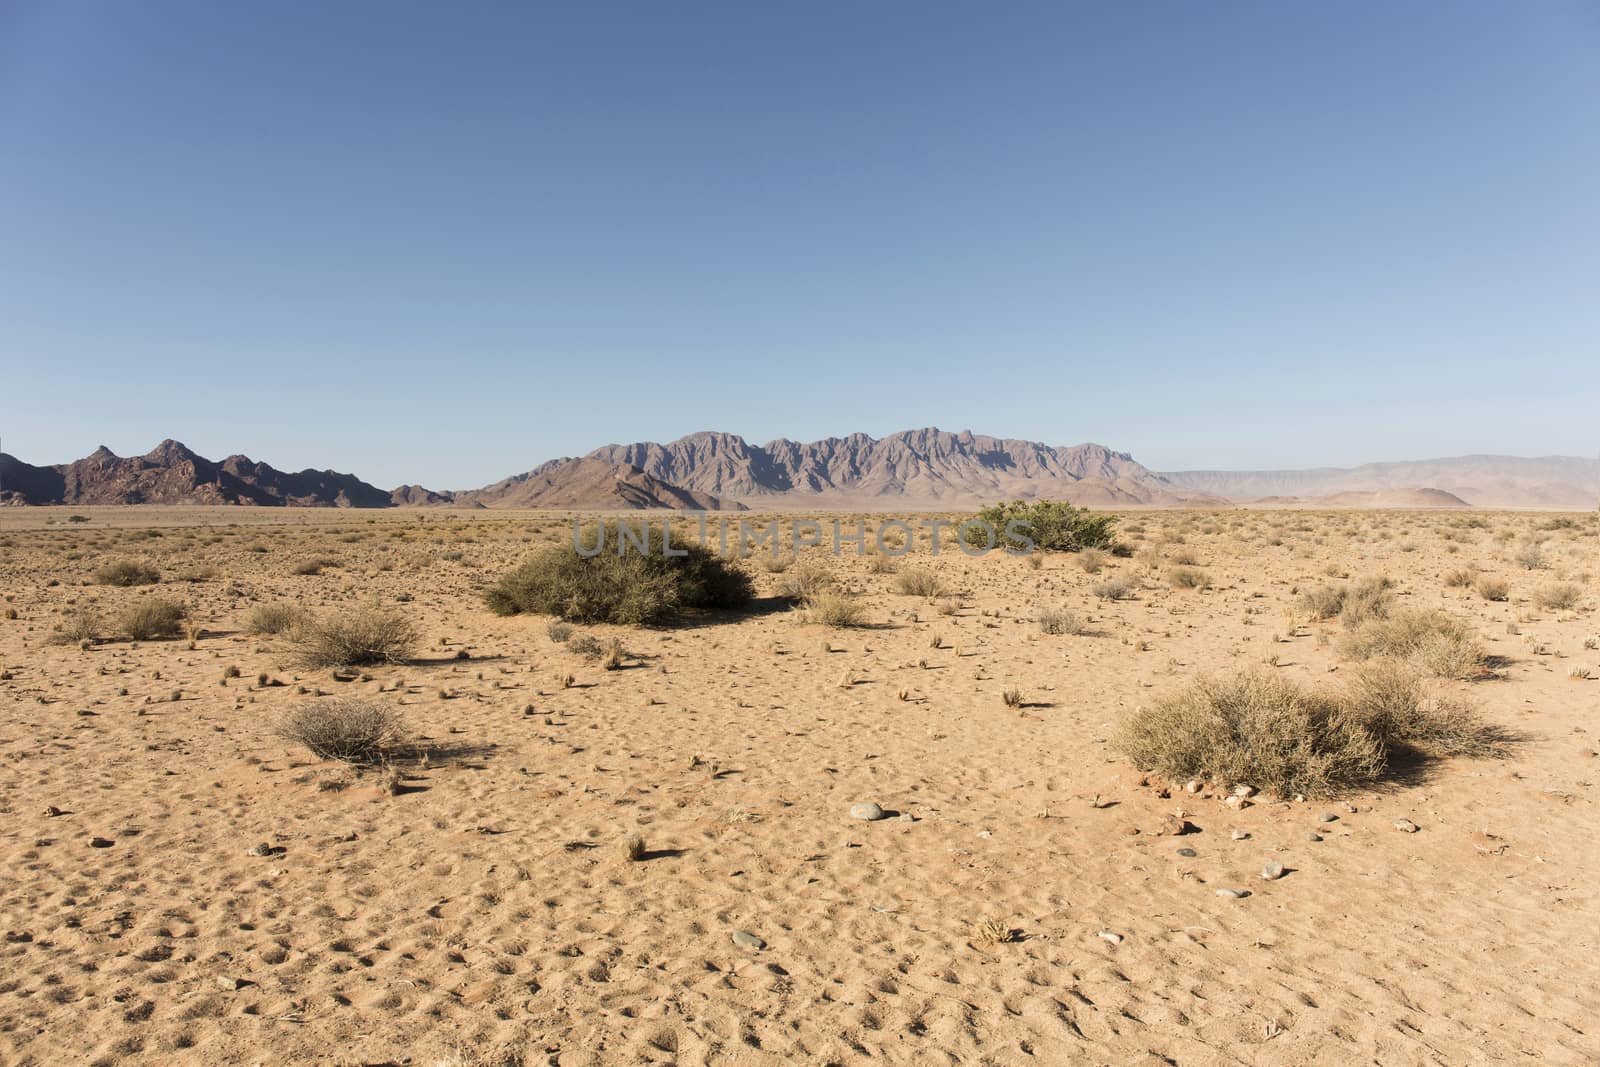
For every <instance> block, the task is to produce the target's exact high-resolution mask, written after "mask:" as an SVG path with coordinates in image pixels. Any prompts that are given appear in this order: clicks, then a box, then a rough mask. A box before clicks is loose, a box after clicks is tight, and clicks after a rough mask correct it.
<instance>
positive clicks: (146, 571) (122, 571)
mask: <svg viewBox="0 0 1600 1067" xmlns="http://www.w3.org/2000/svg"><path fill="white" fill-rule="evenodd" d="M94 580H95V582H96V583H97V584H99V585H120V586H132V585H155V584H156V583H157V582H159V581H161V572H160V571H158V570H156V569H155V568H154V567H152V566H150V565H149V564H148V563H140V562H139V561H138V560H133V559H119V560H113V561H112V562H110V563H106V564H103V565H102V566H100V567H97V568H95V572H94Z"/></svg>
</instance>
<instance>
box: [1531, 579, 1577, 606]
mask: <svg viewBox="0 0 1600 1067" xmlns="http://www.w3.org/2000/svg"><path fill="white" fill-rule="evenodd" d="M1582 595H1583V587H1582V586H1579V585H1577V584H1575V583H1573V582H1556V583H1555V584H1553V585H1547V586H1545V587H1544V588H1543V589H1540V590H1539V591H1538V592H1536V593H1534V594H1533V602H1534V603H1535V604H1538V605H1539V606H1540V607H1541V608H1543V609H1544V610H1546V611H1571V610H1572V609H1573V608H1575V607H1577V606H1578V598H1579V597H1581V596H1582Z"/></svg>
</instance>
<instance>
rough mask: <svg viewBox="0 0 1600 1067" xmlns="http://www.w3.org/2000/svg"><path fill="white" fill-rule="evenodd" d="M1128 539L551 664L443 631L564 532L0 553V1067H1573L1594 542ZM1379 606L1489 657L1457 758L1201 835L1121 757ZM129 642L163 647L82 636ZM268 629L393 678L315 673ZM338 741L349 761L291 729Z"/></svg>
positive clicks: (776, 587)
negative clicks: (1213, 694)
mask: <svg viewBox="0 0 1600 1067" xmlns="http://www.w3.org/2000/svg"><path fill="white" fill-rule="evenodd" d="M905 518H907V519H908V521H913V522H915V521H917V519H916V518H913V517H909V516H907V517H905ZM884 519H885V517H884V516H868V517H867V518H866V522H867V524H868V527H869V529H871V528H874V527H875V526H876V525H877V524H878V523H880V522H882V521H884ZM1120 520H1121V521H1120V523H1119V525H1118V527H1117V537H1118V540H1119V542H1121V543H1122V544H1124V545H1126V547H1127V550H1128V553H1129V554H1127V555H1111V554H1109V553H1099V554H1094V555H1092V556H1091V557H1090V558H1089V559H1088V560H1085V559H1084V558H1083V557H1082V555H1081V554H1075V553H1041V554H1039V555H1038V556H1037V557H1036V559H1028V558H1020V557H1014V556H1009V555H1006V554H1004V553H998V552H997V553H992V554H988V555H985V556H983V557H981V558H971V557H968V556H966V555H964V554H962V553H960V552H958V551H954V550H953V549H952V548H951V547H949V546H946V548H945V550H944V551H943V552H941V553H940V554H939V555H938V556H937V557H935V556H933V555H932V554H931V553H930V551H929V547H928V545H927V544H925V543H924V542H923V541H922V540H921V539H917V540H916V541H915V542H914V543H913V544H911V545H909V546H907V547H908V548H909V552H908V554H906V555H905V556H903V557H900V558H898V559H894V560H892V561H889V562H883V561H878V562H874V560H873V559H872V558H870V557H860V556H856V555H854V554H853V553H852V552H850V551H848V550H847V554H845V555H843V556H840V557H834V556H833V555H831V553H828V552H825V551H821V550H818V549H808V550H806V552H805V553H803V554H802V555H803V559H802V561H801V562H800V563H796V564H794V565H793V566H794V567H800V566H808V567H812V568H814V569H815V570H817V571H819V572H825V573H827V574H828V575H830V576H831V577H832V579H833V580H834V581H835V582H836V583H837V586H838V588H839V589H841V590H842V591H844V592H845V593H846V594H847V595H849V596H850V597H851V598H852V602H853V603H855V604H856V605H857V606H858V607H859V609H860V614H861V619H860V621H861V623H863V625H858V626H848V627H837V628H836V627H830V626H826V625H819V624H817V623H815V622H813V621H810V619H811V618H812V617H811V616H808V615H807V614H806V613H804V612H802V611H799V610H796V609H795V606H794V604H793V603H792V602H791V600H790V598H787V597H785V596H783V595H782V593H783V591H784V589H785V584H784V583H785V582H786V580H788V579H790V578H792V570H793V567H791V568H789V569H788V570H778V569H770V570H769V569H768V567H767V566H766V565H764V564H763V563H762V561H760V560H753V561H750V562H749V563H747V564H744V566H747V567H748V568H749V570H750V572H751V574H752V576H753V580H754V582H755V585H756V592H757V598H756V600H755V601H753V602H752V603H751V604H750V605H749V606H748V607H747V608H744V609H740V610H736V611H726V612H705V613H693V614H690V615H687V616H685V617H683V618H680V619H677V620H674V621H673V622H672V623H671V624H668V625H660V626H652V627H614V626H604V625H600V626H582V625H580V626H576V627H574V628H573V631H572V632H570V633H566V632H561V631H560V630H559V628H557V629H556V630H554V631H553V630H552V628H551V626H550V620H549V619H548V618H546V617H541V616H538V615H513V616H505V617H502V616H497V615H494V614H492V613H490V612H489V611H488V610H487V608H486V607H485V604H484V601H483V598H482V591H483V590H484V588H485V587H487V586H488V585H490V584H491V583H493V582H494V581H495V580H496V579H497V578H498V577H499V576H500V575H501V574H503V573H505V572H506V571H508V570H509V569H510V568H512V567H514V566H516V565H517V564H518V563H520V562H521V561H522V560H524V559H525V558H526V557H527V556H528V555H529V554H530V553H531V552H533V551H534V550H535V549H537V548H538V547H539V546H541V545H545V544H555V543H559V542H561V541H563V540H567V539H570V537H571V517H570V516H566V515H560V514H551V513H547V512H546V513H540V512H515V513H513V512H504V511H493V512H452V511H441V510H407V509H398V510H393V511H384V512H382V513H378V514H371V513H363V512H360V511H347V510H332V509H327V510H324V509H291V508H238V507H216V508H140V507H124V508H16V509H7V510H6V511H4V512H3V513H0V594H3V605H0V606H3V608H4V616H5V617H4V618H3V619H0V709H3V711H0V872H3V877H0V933H3V936H4V940H3V942H0V1063H4V1064H16V1065H22V1064H30V1065H44V1064H64V1063H88V1064H117V1063H161V1064H185V1063H194V1064H279V1063H301V1062H327V1063H340V1064H386V1063H404V1064H428V1065H432V1064H441V1065H444V1064H463V1065H465V1064H485V1065H511V1064H545V1063H549V1064H560V1065H575V1064H612V1063H627V1064H632V1063H655V1064H669V1063H681V1064H701V1063H707V1064H769V1063H771V1064H776V1063H790V1062H795V1063H815V1064H856V1063H893V1064H937V1063H948V1064H1007V1065H1009V1064H1078V1063H1084V1064H1185V1065H1188V1064H1235V1063H1240V1064H1306V1063H1321V1064H1346V1063H1348V1064H1384V1065H1390V1064H1465V1063H1488V1062H1497V1063H1499V1062H1509V1063H1517V1062H1522V1063H1562V1064H1586V1063H1594V1062H1597V1061H1600V888H1597V887H1600V844H1597V843H1600V809H1597V807H1596V796H1597V794H1596V785H1595V783H1596V779H1597V778H1600V760H1597V759H1596V756H1595V751H1596V750H1597V749H1600V650H1597V648H1596V646H1597V644H1600V622H1597V620H1596V617H1595V615H1594V609H1595V607H1596V604H1597V601H1600V585H1597V584H1596V581H1595V575H1596V572H1597V563H1600V561H1597V556H1596V550H1597V547H1600V540H1597V537H1596V534H1597V526H1596V517H1595V516H1594V515H1593V514H1587V515H1585V514H1555V513H1536V512H1492V511H1459V510H1453V511H1439V512H1425V511H1413V512H1400V511H1324V512H1302V511H1289V510H1275V511H1249V510H1238V509H1230V510H1218V511H1203V512H1199V511H1144V512H1129V513H1125V514H1122V515H1121V516H1120ZM783 521H784V522H785V523H788V522H789V521H790V519H789V518H785V519H784V520H783ZM851 521H853V520H851ZM120 561H132V562H134V563H137V564H139V565H141V566H143V567H146V568H149V569H150V570H151V571H153V572H155V573H156V574H158V575H159V581H157V582H155V583H154V584H145V585H136V586H130V587H121V586H117V585H107V584H101V583H100V582H98V581H97V580H96V577H95V576H96V573H97V572H98V571H100V570H101V569H102V568H104V567H106V566H107V565H108V564H114V563H117V562H120ZM913 568H915V569H917V571H918V573H920V574H923V575H928V574H931V575H932V576H933V577H934V579H935V586H934V587H933V588H932V595H928V593H927V592H926V591H925V592H923V593H907V592H903V591H901V585H902V581H901V578H902V575H903V574H904V573H905V572H906V571H907V570H910V569H913ZM1175 572H1176V574H1175ZM1463 573H1465V574H1466V577H1465V578H1462V577H1458V576H1460V575H1462V574H1463ZM1180 575H1181V576H1182V577H1179V576H1180ZM1373 578H1387V579H1389V580H1390V582H1391V583H1392V592H1393V597H1394V598H1395V602H1396V603H1397V604H1400V605H1404V606H1406V607H1408V608H1425V609H1429V610H1437V611H1441V612H1444V613H1446V614H1448V615H1449V616H1451V617H1453V618H1455V619H1457V620H1459V621H1460V622H1462V623H1463V624H1465V625H1466V626H1467V627H1469V628H1470V630H1471V632H1472V633H1473V634H1474V635H1475V639H1476V640H1477V641H1478V642H1480V643H1481V647H1482V650H1483V652H1484V661H1483V662H1484V669H1483V670H1482V671H1481V672H1479V673H1477V674H1475V675H1473V676H1472V677H1445V678H1437V679H1433V680H1431V681H1430V682H1429V685H1430V686H1432V687H1434V688H1435V690H1436V691H1437V693H1438V694H1439V695H1441V696H1443V697H1445V698H1447V699H1449V700H1452V701H1456V702H1459V703H1462V704H1466V705H1470V706H1471V707H1472V708H1473V709H1475V712H1476V714H1477V715H1478V716H1480V717H1481V719H1482V721H1483V722H1484V723H1486V724H1488V725H1489V726H1491V727H1492V728H1494V730H1495V731H1496V732H1497V733H1498V735H1499V736H1500V737H1502V738H1503V744H1501V745H1499V746H1498V747H1497V749H1496V750H1495V751H1494V752H1493V753H1492V754H1488V755H1484V756H1482V757H1481V758H1471V757H1449V758H1437V759H1425V760H1416V761H1412V762H1410V763H1408V764H1407V765H1405V766H1404V767H1398V766H1397V767H1396V768H1395V769H1394V773H1392V774H1388V775H1386V776H1385V777H1384V778H1383V779H1382V780H1380V781H1377V782H1373V783H1370V784H1365V785H1362V786H1361V787H1359V788H1355V789H1346V790H1342V791H1339V792H1337V793H1335V794H1333V795H1328V796H1314V797H1307V798H1305V799H1296V798H1295V797H1293V796H1290V797H1284V798H1279V797H1275V796H1272V795H1270V794H1269V793H1266V792H1259V793H1254V794H1253V795H1250V796H1248V797H1245V796H1241V797H1239V798H1238V799H1235V800H1232V801H1230V800H1229V799H1228V798H1229V797H1231V796H1233V795H1234V790H1233V789H1232V788H1231V787H1232V786H1234V785H1236V784H1238V783H1210V782H1207V783H1201V782H1195V783H1193V784H1192V785H1191V783H1189V782H1184V781H1174V780H1168V779H1166V778H1164V777H1162V776H1160V775H1157V774H1153V773H1151V772H1149V771H1147V770H1144V769H1141V768H1139V767H1137V766H1135V765H1134V764H1133V763H1131V762H1130V761H1129V758H1128V757H1127V756H1126V755H1125V754H1123V753H1122V752H1121V751H1119V750H1118V748H1117V747H1116V745H1115V744H1114V739H1115V737H1116V734H1117V730H1118V728H1119V725H1120V724H1121V723H1123V722H1124V721H1125V720H1126V719H1127V717H1128V716H1130V715H1132V714H1133V713H1134V712H1135V711H1136V710H1137V709H1139V708H1141V707H1144V706H1147V705H1149V704H1151V703H1152V702H1154V701H1159V700H1161V699H1164V698H1166V697H1168V696H1170V695H1171V694H1173V693H1177V692H1180V691H1182V690H1184V689H1185V688H1186V687H1188V686H1190V685H1191V684H1193V683H1194V681H1195V680H1196V679H1197V678H1200V677H1202V676H1207V675H1211V676H1218V675H1229V674H1233V673H1237V672H1257V673H1263V674H1267V675H1271V676H1274V677H1281V678H1284V679H1289V680H1292V681H1294V682H1296V683H1297V684H1299V685H1302V686H1305V687H1307V688H1310V689H1319V690H1320V689H1331V688H1336V687H1338V686H1340V685H1343V684H1344V683H1345V679H1346V678H1347V677H1349V676H1350V675H1351V672H1353V671H1355V670H1356V669H1358V667H1359V665H1358V664H1356V663H1355V662H1353V661H1352V659H1351V657H1350V656H1348V655H1347V654H1345V652H1344V651H1343V648H1344V645H1343V642H1342V640H1341V639H1342V637H1343V634H1342V632H1341V631H1342V623H1341V621H1340V620H1339V619H1338V618H1318V617H1315V613H1308V612H1307V610H1306V609H1305V604H1306V597H1307V595H1308V594H1312V593H1313V592H1314V591H1316V590H1318V589H1321V588H1326V587H1339V586H1341V584H1344V583H1354V582H1359V581H1361V580H1364V579H1373ZM1108 583H1109V584H1108ZM1497 584H1503V586H1504V588H1503V589H1500V590H1497V589H1496V588H1495V587H1496V585H1497ZM1496 592H1500V593H1503V599H1500V598H1495V599H1490V598H1489V596H1492V595H1493V594H1494V593H1496ZM1486 594H1488V595H1487V596H1486ZM148 598H163V599H167V600H170V601H176V602H178V603H180V604H181V605H182V608H183V610H184V612H185V626H184V631H183V632H181V633H179V634H177V635H175V636H171V637H160V638H156V639H145V640H130V639H129V637H128V636H127V635H126V634H125V633H121V632H119V629H118V622H117V620H118V618H119V617H120V614H121V613H123V612H124V611H125V610H126V609H128V608H129V607H132V606H137V605H138V604H140V603H141V602H143V601H145V600H146V599H148ZM275 605H278V606H286V607H288V608H292V609H295V610H297V611H301V612H305V613H308V614H310V615H330V614H337V613H340V612H346V611H352V610H357V609H364V608H369V607H371V606H373V605H377V606H380V607H381V608H382V609H383V610H385V611H389V612H392V613H395V614H397V615H399V616H401V617H403V618H404V619H406V620H408V622H409V623H410V624H411V626H413V627H414V629H415V631H416V635H417V642H416V646H415V649H414V650H413V651H412V653H411V654H410V655H409V656H407V657H406V660H407V661H406V662H403V663H401V662H397V663H392V664H390V663H383V664H375V665H367V666H363V667H361V668H360V669H359V670H357V671H349V672H347V671H339V672H335V671H332V670H327V669H313V668H309V667H306V666H303V665H302V661H300V660H298V659H297V658H296V655H295V650H294V649H293V647H292V642H290V641H288V640H287V639H286V635H285V634H282V633H279V634H274V633H261V632H252V619H253V618H258V617H259V616H258V615H257V613H258V611H259V610H260V609H262V608H264V607H272V606H275ZM1045 622H1048V623H1049V624H1048V625H1044V624H1042V623H1045ZM1052 630H1053V631H1056V632H1049V631H1052ZM553 634H554V636H553ZM558 637H559V638H561V639H559V640H558V639H557V638H558ZM586 637H592V638H593V639H594V641H595V642H599V643H601V644H603V645H604V644H608V643H610V642H612V641H613V639H614V640H615V641H616V642H617V643H618V644H619V645H620V648H621V649H622V655H621V656H620V661H619V662H618V661H615V660H614V661H611V662H607V661H603V660H602V659H600V658H599V657H597V656H595V655H593V654H585V653H584V651H583V650H584V649H585V648H589V647H592V643H590V642H586V641H584V640H582V639H583V638H586ZM613 647H615V646H613ZM354 697H359V698H360V699H362V700H365V701H368V702H372V703H375V704H378V705H381V706H383V707H385V708H387V709H389V710H391V711H392V712H393V713H394V714H395V715H397V716H398V717H399V720H400V722H401V723H402V728H401V742H402V743H401V744H398V745H397V746H395V748H394V751H393V753H392V757H391V758H390V759H388V760H386V761H385V763H384V764H383V765H382V766H381V767H365V766H353V765H349V764H346V763H344V762H340V761H338V760H330V759H319V758H317V757H315V756H314V755H312V754H311V753H310V752H308V751H307V750H306V749H305V748H304V747H303V746H299V745H296V744H294V743H293V742H292V741H289V740H286V739H285V738H284V737H283V736H281V734H280V731H279V726H280V725H281V723H282V722H283V721H284V718H285V716H287V715H288V714H290V713H291V712H292V711H293V710H294V709H296V708H298V707H303V706H306V705H308V704H316V703H318V702H326V701H335V700H339V699H347V698H354ZM1246 784H1248V783H1246ZM865 802H872V803H875V804H877V805H879V806H880V807H881V808H882V809H883V810H884V812H885V813H886V814H887V817H885V818H883V819H879V820H875V821H864V820H861V819H858V818H853V817H852V813H851V808H852V806H853V805H857V804H861V803H865ZM1174 823H1176V824H1178V825H1179V826H1180V827H1182V828H1183V829H1184V830H1185V831H1186V832H1183V833H1181V834H1173V833H1170V832H1166V831H1168V830H1169V829H1170V828H1171V827H1172V826H1173V824H1174ZM630 839H631V840H632V842H633V845H632V847H631V848H630V847H629V845H628V842H629V841H630ZM1272 864H1279V865H1281V868H1282V872H1281V876H1279V877H1274V878H1264V877H1263V873H1264V869H1267V868H1268V865H1272ZM1219 890H1226V891H1228V895H1219ZM735 935H738V936H737V938H736V937H735Z"/></svg>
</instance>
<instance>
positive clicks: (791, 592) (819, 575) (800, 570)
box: [778, 559, 837, 600]
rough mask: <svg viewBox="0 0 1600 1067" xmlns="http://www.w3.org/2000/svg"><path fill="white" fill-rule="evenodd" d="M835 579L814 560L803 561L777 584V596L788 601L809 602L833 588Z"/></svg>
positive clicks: (825, 568)
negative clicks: (783, 597) (786, 598)
mask: <svg viewBox="0 0 1600 1067" xmlns="http://www.w3.org/2000/svg"><path fill="white" fill-rule="evenodd" d="M836 581H837V579H835V578H834V576H833V574H832V573H831V572H830V571H829V570H828V568H827V567H825V566H824V565H822V564H821V563H818V562H817V561H816V560H814V559H808V560H804V561H802V562H801V563H799V564H798V565H797V566H795V568H794V570H793V572H792V573H790V574H785V575H784V576H783V578H782V579H781V580H780V581H779V582H778V594H779V595H780V596H785V597H788V598H789V599H790V600H810V599H811V598H812V597H814V596H817V595H818V594H820V593H823V592H825V591H827V590H829V589H832V588H833V587H834V584H835V582H836Z"/></svg>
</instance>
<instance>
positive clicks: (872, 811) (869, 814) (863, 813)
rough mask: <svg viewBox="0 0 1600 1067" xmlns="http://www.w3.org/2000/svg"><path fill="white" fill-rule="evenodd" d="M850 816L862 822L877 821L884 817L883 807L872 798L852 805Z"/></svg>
mask: <svg viewBox="0 0 1600 1067" xmlns="http://www.w3.org/2000/svg"><path fill="white" fill-rule="evenodd" d="M850 817H851V818H852V819H860V820H861V821H862V822H877V821H878V820H879V819H881V818H883V809H882V808H881V807H879V806H878V805H877V804H875V803H873V802H872V801H870V800H863V801H862V802H861V803H859V804H852V805H850Z"/></svg>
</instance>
